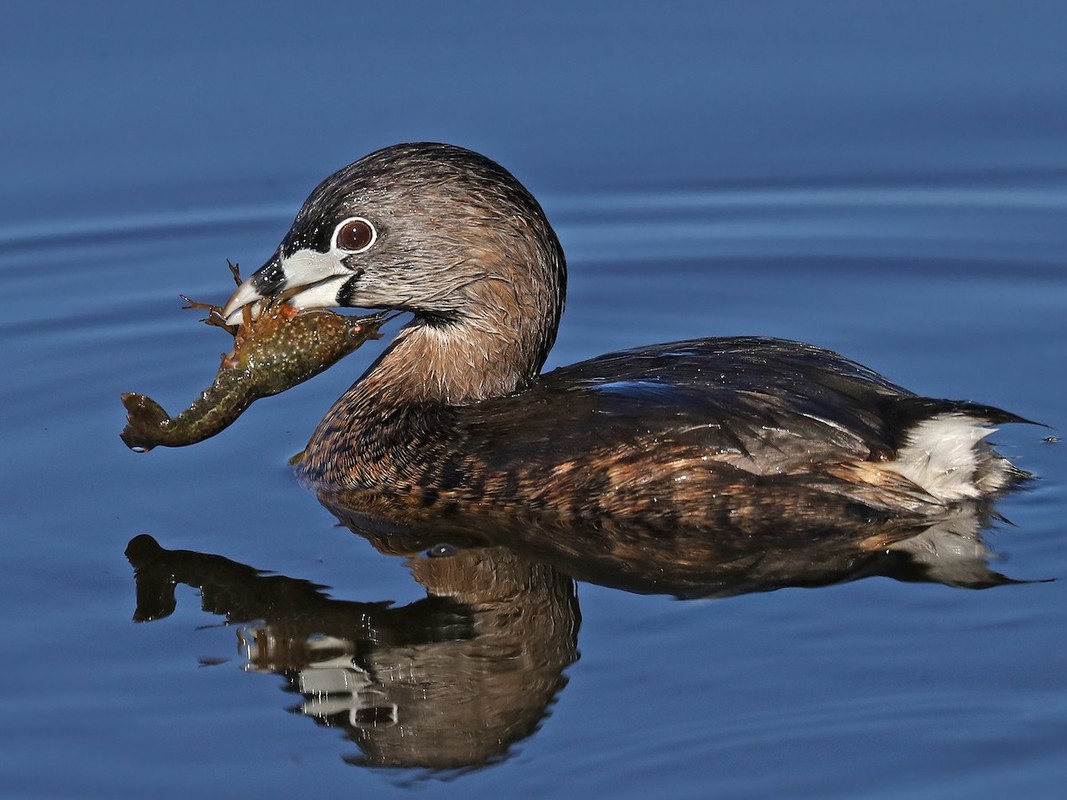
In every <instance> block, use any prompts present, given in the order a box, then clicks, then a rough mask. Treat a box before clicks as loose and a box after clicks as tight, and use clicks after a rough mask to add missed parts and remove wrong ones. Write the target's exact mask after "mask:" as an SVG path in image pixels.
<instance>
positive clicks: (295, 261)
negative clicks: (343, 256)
mask: <svg viewBox="0 0 1067 800" xmlns="http://www.w3.org/2000/svg"><path fill="white" fill-rule="evenodd" d="M358 275H359V273H358V272H353V271H352V270H351V269H349V268H347V267H345V266H344V265H343V264H341V263H340V262H338V261H337V259H335V258H333V257H331V256H329V255H328V254H325V253H318V252H315V251H313V250H298V251H297V252H295V253H293V254H292V255H291V256H288V257H286V258H283V257H282V254H281V251H280V250H279V251H278V252H276V253H275V254H274V255H273V256H272V257H271V259H270V261H268V262H267V263H266V264H264V265H263V266H262V267H260V268H259V269H257V270H256V271H255V272H253V273H252V275H251V276H250V277H249V278H248V280H246V281H245V282H244V283H242V284H241V285H240V286H238V287H237V291H236V292H234V293H233V296H232V297H231V298H230V299H229V301H228V302H227V303H226V306H225V308H223V309H222V316H223V317H225V319H226V322H227V323H229V324H231V325H233V324H237V323H239V322H240V321H241V310H242V309H243V308H244V307H245V306H248V305H251V304H253V303H258V302H260V301H262V300H281V301H284V302H287V303H289V304H291V305H294V306H296V307H297V308H301V309H302V308H325V307H329V306H336V305H339V304H340V301H339V297H340V294H341V290H342V289H343V287H344V286H345V284H347V283H348V282H349V281H352V280H354V279H355V278H356V277H358Z"/></svg>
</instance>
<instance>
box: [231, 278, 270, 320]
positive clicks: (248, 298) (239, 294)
mask: <svg viewBox="0 0 1067 800" xmlns="http://www.w3.org/2000/svg"><path fill="white" fill-rule="evenodd" d="M262 299H263V295H261V294H260V293H259V292H258V291H256V289H255V288H254V287H253V286H252V284H251V282H249V281H245V282H244V283H242V284H241V285H240V286H238V287H237V291H236V292H234V293H233V296H232V297H230V299H229V300H228V301H227V302H226V305H225V306H224V307H223V309H222V316H223V318H224V319H225V320H226V323H227V324H229V325H234V324H236V323H238V322H240V321H241V309H242V308H244V307H245V306H247V305H248V304H249V303H254V302H256V301H257V300H262Z"/></svg>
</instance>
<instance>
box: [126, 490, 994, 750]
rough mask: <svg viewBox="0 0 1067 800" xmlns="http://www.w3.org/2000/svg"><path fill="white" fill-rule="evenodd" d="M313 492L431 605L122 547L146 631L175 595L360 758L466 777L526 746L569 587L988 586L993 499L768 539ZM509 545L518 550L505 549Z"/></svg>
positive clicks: (573, 625)
mask: <svg viewBox="0 0 1067 800" xmlns="http://www.w3.org/2000/svg"><path fill="white" fill-rule="evenodd" d="M320 500H321V501H322V502H323V503H324V504H325V505H326V506H327V507H328V508H329V509H330V510H331V511H333V513H334V514H335V515H336V516H337V517H338V518H339V519H340V520H341V521H342V522H343V523H344V524H345V525H347V526H348V527H349V528H351V529H352V530H353V531H354V532H356V533H358V534H360V535H362V536H364V537H366V538H367V539H368V540H369V541H370V542H371V543H372V544H373V545H374V546H375V547H376V548H377V549H378V550H379V551H381V552H382V553H385V554H389V555H405V556H406V557H407V558H408V560H407V564H408V567H409V569H410V571H411V574H412V577H414V579H415V580H416V581H417V582H418V583H419V584H421V585H422V586H423V587H424V588H425V589H426V592H427V596H426V597H425V598H424V599H422V600H419V601H417V602H414V603H411V604H409V605H406V606H402V607H393V606H392V605H391V604H390V603H388V602H355V601H346V600H335V599H331V598H330V597H328V596H327V594H326V593H325V591H324V590H325V588H326V587H323V586H319V585H316V584H313V583H310V582H308V581H305V580H299V579H295V578H289V577H284V576H281V575H276V574H266V573H264V572H262V571H260V570H257V569H253V568H252V567H249V566H245V565H243V564H239V563H237V562H234V561H231V560H229V559H226V558H224V557H222V556H218V555H207V554H202V553H196V552H191V551H185V550H167V549H165V548H163V547H161V546H160V545H159V544H158V543H157V542H156V541H155V540H154V539H153V538H152V537H151V536H148V535H147V534H141V535H139V536H137V537H136V538H134V539H133V540H132V541H131V542H130V543H129V546H128V547H127V550H126V555H127V557H128V558H129V561H130V563H131V564H132V566H133V568H134V575H135V579H136V587H137V609H136V613H135V615H134V619H135V620H136V621H138V622H147V621H151V620H158V619H161V618H163V617H166V616H168V615H169V614H171V613H172V612H173V611H174V609H175V603H176V600H175V588H176V586H177V585H178V584H187V585H189V586H193V587H196V588H198V589H199V590H200V593H201V598H202V605H203V608H204V610H205V611H208V612H210V613H213V614H219V615H222V616H224V617H225V618H226V621H227V622H228V623H230V624H235V625H239V626H241V627H240V628H239V639H240V642H241V648H242V651H243V655H244V658H245V662H246V664H245V669H246V670H247V671H250V672H267V673H275V674H278V675H281V676H282V677H284V679H285V680H286V682H287V684H288V688H289V689H290V690H291V691H292V692H294V693H296V694H299V695H301V696H302V698H303V699H302V701H301V703H300V704H299V705H298V706H297V709H296V710H298V711H299V712H300V713H302V714H304V715H306V716H308V717H309V718H311V719H313V720H314V721H316V722H317V723H320V724H322V725H326V726H330V727H334V728H339V729H342V730H343V731H344V732H345V734H346V735H347V736H348V737H349V738H350V739H351V740H352V741H354V742H355V743H356V744H357V745H358V747H359V749H360V751H361V753H360V755H358V756H355V757H352V758H349V759H348V760H349V761H350V762H351V763H354V764H361V765H368V766H381V767H406V768H425V769H430V770H457V769H465V768H472V767H479V766H483V765H486V764H489V763H493V762H495V761H497V760H499V759H501V758H503V757H505V756H506V755H507V754H508V752H509V751H510V750H511V748H512V747H513V745H514V744H515V743H517V742H519V741H521V740H522V739H524V738H526V737H528V736H530V735H531V734H532V733H533V732H534V731H535V730H536V729H537V727H538V726H539V724H540V723H541V721H542V720H543V719H544V717H545V716H546V714H547V712H548V708H549V706H550V705H551V703H552V701H553V699H554V698H555V696H556V695H557V693H558V692H559V691H560V690H561V689H562V688H563V687H564V685H565V684H566V678H565V676H564V674H563V673H564V670H565V669H566V668H567V667H568V666H569V665H571V664H572V663H573V662H575V661H576V659H577V658H578V650H577V634H578V627H579V620H580V613H579V607H578V600H577V595H576V593H575V587H574V580H575V579H578V580H583V581H590V582H595V583H598V584H602V585H605V586H611V587H618V588H622V589H626V590H629V591H636V592H655V593H666V594H674V595H677V596H679V597H696V596H702V597H708V596H720V597H721V596H728V595H737V594H743V593H747V592H756V591H768V590H772V589H777V588H781V587H786V586H818V585H826V584H831V583H839V582H843V581H850V580H856V579H858V578H863V577H868V576H872V575H882V576H886V577H891V578H895V579H898V580H904V581H927V582H939V583H944V584H947V585H952V586H960V587H969V588H987V587H990V586H996V585H999V584H1003V583H1013V582H1015V581H1013V580H1012V579H1010V578H1007V577H1005V576H1004V575H1001V574H1000V573H998V572H995V571H993V570H992V569H990V567H989V561H990V558H991V554H990V552H989V550H988V549H987V548H986V545H985V544H984V542H983V539H982V531H983V529H984V528H986V527H988V525H989V524H990V522H991V520H992V519H994V516H993V512H992V509H991V508H990V507H988V506H980V505H963V506H959V507H957V508H955V509H954V510H953V511H952V512H951V513H948V514H946V515H944V516H943V518H941V519H938V520H936V521H934V522H932V523H931V524H928V525H926V526H923V527H916V526H914V525H912V526H909V525H904V524H900V523H893V522H887V521H882V522H879V523H872V522H871V521H869V520H866V521H864V520H855V521H854V522H853V523H848V522H847V521H846V520H847V515H846V516H841V515H839V516H837V517H834V524H833V525H827V526H824V527H823V528H822V529H819V530H816V529H815V528H813V527H812V526H810V525H808V526H802V527H801V528H799V529H798V531H799V532H798V531H793V530H772V531H766V532H764V533H763V534H761V535H760V536H757V537H752V536H748V535H735V534H731V532H730V531H728V530H724V531H721V532H719V534H720V535H718V536H712V535H709V532H708V531H697V532H694V531H688V530H686V529H685V528H684V527H682V526H679V527H676V528H673V529H665V528H660V529H650V528H637V527H634V526H628V527H618V528H614V527H606V526H604V525H603V524H601V525H600V526H598V527H596V528H592V527H590V528H585V529H581V528H578V527H576V526H575V524H574V522H573V521H569V522H567V523H566V524H564V523H562V522H560V521H558V520H553V519H551V518H544V517H538V516H537V515H534V514H527V515H523V516H521V517H520V516H519V515H517V514H515V513H510V514H508V515H504V514H501V513H498V512H490V511H487V510H483V511H482V512H472V511H470V510H469V509H468V510H466V511H464V512H463V513H458V512H457V513H455V514H451V515H449V514H445V515H442V514H440V510H439V509H438V510H436V511H435V512H434V513H433V514H432V515H430V514H426V515H425V516H423V515H422V513H421V512H420V511H419V510H418V509H417V508H410V507H405V508H395V507H394V508H388V507H387V505H386V503H385V501H384V500H383V499H382V498H381V497H380V496H378V497H372V496H367V497H361V496H359V495H351V494H350V495H347V496H336V495H335V496H325V495H322V494H320ZM504 541H507V542H508V543H509V544H508V545H507V546H505V545H504V544H503V542H504Z"/></svg>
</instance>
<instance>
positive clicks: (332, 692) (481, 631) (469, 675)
mask: <svg viewBox="0 0 1067 800" xmlns="http://www.w3.org/2000/svg"><path fill="white" fill-rule="evenodd" d="M126 555H127V558H129V560H130V563H131V564H132V565H133V568H134V574H135V577H136V583H137V610H136V613H135V614H134V619H135V620H136V621H141V622H145V621H149V620H155V619H160V618H162V617H165V616H167V615H169V614H170V613H171V612H173V610H174V608H175V587H176V586H177V584H187V585H190V586H194V587H196V588H198V589H200V592H201V598H202V605H203V608H204V610H205V611H208V612H211V613H215V614H221V615H223V616H225V617H226V620H227V622H229V623H232V624H242V623H243V624H244V625H243V627H242V628H241V629H240V631H239V638H240V641H241V645H242V649H243V651H244V656H245V658H246V669H247V670H248V671H252V672H270V673H276V674H279V675H281V676H283V677H284V678H285V680H286V681H287V682H288V684H289V687H290V689H291V690H292V691H294V692H296V693H298V694H300V695H302V696H303V698H304V699H303V702H302V703H301V704H300V705H299V706H298V708H297V710H298V711H300V712H301V713H303V714H305V715H307V716H309V717H311V718H312V719H313V720H315V721H316V722H319V723H321V724H323V725H327V726H330V727H337V728H340V729H342V730H344V732H345V733H346V734H347V735H348V737H349V738H351V739H352V740H353V741H355V743H356V744H357V745H358V746H359V748H360V750H361V751H362V756H360V757H357V758H352V759H349V760H350V761H352V762H353V763H358V764H364V765H369V766H392V767H422V768H429V769H435V770H447V769H459V768H466V767H471V766H477V765H481V764H485V763H488V762H491V761H493V760H496V759H498V758H500V757H501V756H503V755H505V754H506V752H507V750H508V748H509V747H510V746H511V745H512V744H513V743H514V742H516V741H519V740H521V739H523V738H525V737H527V736H529V735H530V734H531V733H533V731H534V730H535V729H536V728H537V725H538V723H539V722H540V720H541V718H542V717H543V716H544V715H545V713H546V711H547V708H548V706H549V704H550V703H551V702H552V699H553V698H554V697H555V695H556V693H557V692H558V691H559V690H560V689H561V688H562V687H563V685H564V684H565V683H566V679H565V678H564V676H563V674H562V673H563V670H564V668H565V667H566V666H567V665H569V664H571V663H572V662H573V661H574V660H575V659H576V658H577V657H578V656H577V634H578V624H579V614H578V603H577V598H576V596H575V593H574V585H573V582H572V581H571V580H570V578H567V577H566V576H564V575H562V574H560V573H559V572H557V571H556V570H554V569H552V568H551V567H548V566H546V565H543V564H538V563H536V562H532V561H529V560H526V559H522V558H520V557H518V556H516V555H514V554H513V553H511V552H509V551H508V550H507V549H506V548H502V547H482V548H462V549H461V548H456V547H453V546H451V545H439V546H436V547H434V548H433V549H432V550H431V551H429V552H428V553H426V554H425V555H423V556H420V557H416V558H412V559H411V560H410V561H409V565H410V568H411V572H412V575H413V577H414V578H415V580H417V581H418V582H419V583H421V584H422V585H423V586H424V587H426V590H427V597H426V598H425V599H423V600H420V601H418V602H415V603H411V604H410V605H406V606H403V607H400V608H393V607H392V606H391V605H390V604H389V603H385V602H351V601H342V600H334V599H331V598H329V597H327V596H326V594H325V593H324V591H323V590H324V589H325V587H322V586H318V585H315V584H313V583H310V582H308V581H304V580H298V579H294V578H288V577H284V576H280V575H267V574H264V573H263V572H262V571H260V570H257V569H253V568H252V567H248V566H245V565H244V564H239V563H237V562H234V561H230V560H229V559H226V558H223V557H221V556H217V555H206V554H202V553H195V552H191V551H187V550H166V549H164V548H163V547H161V546H160V545H159V544H158V543H157V542H156V541H155V540H154V539H153V538H152V537H151V536H148V535H147V534H141V535H140V536H137V537H136V538H134V539H133V540H132V541H131V542H130V543H129V546H128V547H127V549H126Z"/></svg>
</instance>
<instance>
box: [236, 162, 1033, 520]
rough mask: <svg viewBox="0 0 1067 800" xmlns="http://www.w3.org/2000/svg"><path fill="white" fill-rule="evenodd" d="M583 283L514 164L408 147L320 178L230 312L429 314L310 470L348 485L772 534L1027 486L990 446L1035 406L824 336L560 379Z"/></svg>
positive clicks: (317, 439)
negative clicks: (953, 391)
mask: <svg viewBox="0 0 1067 800" xmlns="http://www.w3.org/2000/svg"><path fill="white" fill-rule="evenodd" d="M566 276H567V267H566V259H565V257H564V252H563V249H562V247H561V245H560V242H559V239H558V238H557V236H556V233H555V232H554V231H553V229H552V226H551V225H550V224H549V221H548V219H547V217H546V215H545V212H544V211H543V209H542V208H541V206H540V205H539V204H538V202H537V200H535V199H534V197H533V196H532V195H531V194H530V192H529V191H527V189H526V188H525V187H524V186H523V185H522V184H521V183H520V182H519V181H518V180H517V179H516V178H515V177H514V176H513V175H512V174H511V173H510V172H508V171H507V170H506V169H504V168H503V167H502V166H500V165H499V164H497V163H495V162H494V161H492V160H490V159H489V158H487V157H485V156H482V155H480V154H478V153H475V152H472V151H470V150H467V149H464V148H461V147H457V146H454V145H449V144H440V143H427V142H421V143H407V144H398V145H394V146H390V147H386V148H384V149H381V150H378V151H376V152H373V153H371V154H370V155H367V156H366V157H364V158H361V159H360V160H358V161H356V162H354V163H352V164H350V165H349V166H347V167H344V168H343V169H341V170H339V171H337V172H335V173H334V174H333V175H331V176H329V177H328V178H326V179H325V180H324V181H323V182H322V183H320V184H319V185H318V186H317V187H316V188H315V189H314V190H313V191H312V193H311V195H310V196H309V197H308V199H307V201H306V202H305V203H304V204H303V206H302V207H301V209H300V211H299V213H298V214H297V215H296V219H295V221H294V222H293V224H292V227H291V228H290V230H289V232H288V233H287V234H286V236H285V237H284V239H283V240H282V242H281V244H280V245H279V247H278V248H277V250H276V251H275V253H274V255H273V256H272V257H271V258H270V259H269V260H268V261H267V263H266V264H265V265H264V266H263V267H262V268H260V269H259V270H257V271H256V272H255V273H254V274H253V275H251V276H250V277H249V278H248V279H247V280H246V281H245V282H244V283H243V284H242V285H241V286H240V287H239V288H238V289H237V291H236V292H235V293H234V294H233V296H232V297H231V298H230V300H229V302H228V303H227V305H226V307H225V309H224V311H223V313H224V315H226V316H227V317H229V318H232V319H236V317H237V316H238V315H239V314H240V313H241V309H242V308H243V307H245V306H247V305H249V304H251V303H256V302H258V301H261V300H263V299H265V298H278V297H284V298H285V299H286V300H287V301H288V302H289V303H291V304H293V305H295V306H296V307H298V308H315V307H358V308H372V309H393V310H397V311H403V312H410V313H411V315H412V318H411V321H410V322H409V323H408V324H407V325H406V326H404V327H403V328H402V329H400V331H399V332H398V333H397V335H396V336H395V338H394V339H393V341H392V342H391V343H390V344H389V346H388V347H387V349H386V350H385V351H384V352H383V353H382V354H381V356H380V357H379V358H378V359H377V360H376V361H375V362H374V363H373V364H372V365H371V366H370V367H369V369H368V370H367V371H366V372H365V374H364V375H363V376H362V377H361V378H359V380H357V381H356V383H355V384H354V385H353V386H352V387H351V388H350V389H349V390H348V391H346V392H345V393H344V394H343V395H342V397H341V398H340V399H339V400H337V402H336V403H335V404H334V405H333V407H332V408H330V410H329V411H328V413H327V414H326V416H325V417H324V418H323V419H322V421H321V422H320V423H319V424H318V427H317V428H316V429H315V431H314V433H313V434H312V436H311V439H310V441H309V442H308V444H307V446H306V448H305V450H304V452H303V454H302V456H301V457H300V459H299V467H298V469H299V471H300V472H301V474H302V476H303V477H304V478H305V479H306V480H308V481H309V482H310V483H312V484H313V485H314V486H317V487H322V488H323V489H324V490H326V491H330V492H335V493H336V492H341V493H343V492H351V493H356V494H358V493H369V494H372V495H375V496H380V497H383V498H387V499H389V501H390V502H394V501H395V502H399V503H411V504H416V505H421V506H423V507H429V508H436V507H438V506H439V505H442V504H492V505H494V506H495V507H499V508H508V507H522V508H524V509H535V510H540V511H543V512H545V513H552V514H557V515H560V516H562V517H565V518H567V519H571V520H578V521H585V522H589V523H592V524H594V525H595V524H596V523H597V521H598V520H605V519H614V520H635V521H640V522H649V523H655V524H657V525H660V526H662V525H668V526H672V525H689V526H703V527H721V526H730V527H731V528H732V529H734V530H741V531H745V530H751V531H754V532H755V531H759V530H766V528H767V526H768V525H776V524H786V523H788V524H793V525H795V524H797V522H798V520H808V521H811V522H812V523H813V524H821V523H822V522H825V521H832V520H833V519H837V518H844V517H847V518H849V519H851V520H860V521H863V520H867V519H870V520H884V519H886V518H893V517H899V516H913V517H916V518H928V517H934V516H936V515H938V514H942V513H944V512H945V510H946V509H948V508H951V507H953V506H955V505H958V504H960V503H968V502H977V501H983V500H985V499H988V498H991V497H994V496H996V495H997V494H998V493H1000V492H1002V491H1004V490H1005V489H1007V488H1008V487H1010V486H1011V485H1012V484H1014V483H1015V482H1017V481H1018V480H1020V479H1021V478H1023V477H1025V475H1026V473H1024V472H1023V471H1022V470H1020V469H1018V468H1017V467H1015V466H1014V465H1013V464H1011V463H1010V462H1009V461H1008V460H1007V459H1006V458H1004V457H1003V456H1001V455H1000V454H999V453H997V452H996V450H994V448H993V447H992V446H991V445H990V444H989V443H988V442H987V440H986V437H987V435H988V434H989V433H990V431H991V430H992V427H991V426H994V425H998V424H1001V423H1009V422H1025V420H1023V419H1022V418H1020V417H1018V416H1016V415H1015V414H1012V413H1010V412H1007V411H1004V410H1001V409H998V408H994V407H992V406H987V405H981V404H978V403H973V402H968V401H959V400H942V399H934V398H929V397H921V396H918V395H916V394H914V393H913V392H911V391H908V390H907V389H904V388H902V387H900V386H897V385H895V384H894V383H892V382H890V381H889V380H887V379H886V378H884V377H882V376H881V375H879V374H877V373H876V372H874V371H872V370H870V369H868V368H866V367H864V366H861V365H860V364H858V363H856V362H854V361H851V360H849V359H847V358H845V357H843V356H841V355H839V354H837V353H835V352H831V351H829V350H826V349H823V348H820V347H816V346H813V345H810V344H804V343H800V342H794V341H787V340H782V339H773V338H764V337H752V336H744V337H724V338H703V339H693V340H689V341H681V342H672V343H668V344H659V345H651V346H645V347H638V348H635V349H631V350H626V351H622V352H616V353H610V354H607V355H603V356H599V357H597V358H593V359H590V360H587V361H583V362H580V363H577V364H573V365H570V366H565V367H561V368H559V369H555V370H553V371H551V372H548V373H545V374H541V368H542V366H543V365H544V363H545V360H546V358H547V356H548V353H549V350H550V348H551V347H552V345H553V343H554V341H555V338H556V332H557V329H558V326H559V323H560V318H561V315H562V312H563V308H564V301H565V293H566Z"/></svg>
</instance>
